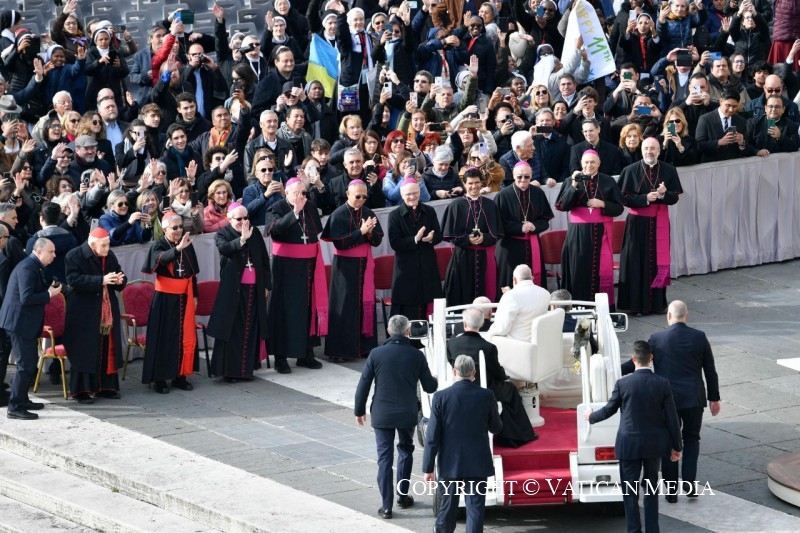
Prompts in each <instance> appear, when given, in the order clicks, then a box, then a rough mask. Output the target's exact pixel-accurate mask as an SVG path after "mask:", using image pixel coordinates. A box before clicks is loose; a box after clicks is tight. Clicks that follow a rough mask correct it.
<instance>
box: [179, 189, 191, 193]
mask: <svg viewBox="0 0 800 533" xmlns="http://www.w3.org/2000/svg"><path fill="white" fill-rule="evenodd" d="M178 194H189V189H180V190H179V191H178Z"/></svg>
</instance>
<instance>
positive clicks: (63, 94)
mask: <svg viewBox="0 0 800 533" xmlns="http://www.w3.org/2000/svg"><path fill="white" fill-rule="evenodd" d="M53 109H55V111H56V113H58V120H61V119H63V118H64V114H65V113H66V112H67V111H72V94H70V92H69V91H58V92H57V93H56V94H54V95H53Z"/></svg>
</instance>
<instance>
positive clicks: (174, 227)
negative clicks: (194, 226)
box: [167, 226, 183, 231]
mask: <svg viewBox="0 0 800 533" xmlns="http://www.w3.org/2000/svg"><path fill="white" fill-rule="evenodd" d="M167 229H171V230H172V231H178V230H181V229H183V226H170V227H168V228H167Z"/></svg>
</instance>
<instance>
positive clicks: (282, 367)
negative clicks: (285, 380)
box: [275, 359, 292, 374]
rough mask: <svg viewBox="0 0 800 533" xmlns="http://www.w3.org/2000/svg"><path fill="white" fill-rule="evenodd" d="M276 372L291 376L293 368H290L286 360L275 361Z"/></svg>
mask: <svg viewBox="0 0 800 533" xmlns="http://www.w3.org/2000/svg"><path fill="white" fill-rule="evenodd" d="M275 371H276V372H277V373H278V374H291V373H292V367H290V366H289V363H287V362H286V359H280V360H278V361H275Z"/></svg>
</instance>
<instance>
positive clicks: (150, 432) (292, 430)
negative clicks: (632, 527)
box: [0, 261, 800, 533]
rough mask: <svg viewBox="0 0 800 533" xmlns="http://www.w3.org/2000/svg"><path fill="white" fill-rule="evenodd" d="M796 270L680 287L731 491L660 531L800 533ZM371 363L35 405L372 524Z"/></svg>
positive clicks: (752, 272) (578, 510)
mask: <svg viewBox="0 0 800 533" xmlns="http://www.w3.org/2000/svg"><path fill="white" fill-rule="evenodd" d="M798 274H800V262H798V261H792V262H786V263H780V264H771V265H765V266H759V267H754V268H742V269H736V270H729V271H724V272H719V273H715V274H708V275H703V276H692V277H685V278H680V279H678V280H674V281H673V285H672V287H671V288H670V289H669V297H670V299H675V298H680V299H683V300H685V301H686V302H687V304H688V305H689V312H690V316H689V322H690V325H692V326H694V327H697V328H700V329H703V330H705V331H706V333H707V334H708V335H709V338H710V339H711V344H712V348H713V350H714V354H715V359H716V365H717V370H718V372H719V374H720V383H721V389H722V390H721V395H722V401H723V405H722V412H721V413H720V415H719V416H718V417H716V418H713V419H712V418H711V417H710V416H709V415H708V413H707V414H706V419H705V424H704V427H703V431H702V433H701V437H702V441H701V455H702V456H701V460H700V468H699V476H698V477H699V480H700V481H703V482H704V481H709V483H710V484H711V487H712V488H713V490H715V491H720V492H721V493H724V494H720V495H719V497H716V499H714V498H712V497H710V496H709V497H704V498H699V499H698V500H699V501H698V500H695V501H691V502H690V501H687V500H686V499H681V500H680V501H679V503H678V504H677V505H669V506H668V505H667V504H666V503H665V502H663V501H662V503H661V512H662V517H661V527H662V530H663V531H680V532H689V531H705V530H712V531H792V530H794V531H798V530H800V509H798V508H796V507H793V506H790V505H788V504H785V503H783V502H782V501H781V500H778V499H777V498H775V497H773V496H772V494H771V493H770V492H769V491H768V489H767V484H766V475H765V472H766V465H767V463H768V462H769V461H770V460H771V459H773V458H775V457H778V456H780V455H782V454H785V453H789V452H798V451H800V433H798V421H800V409H798V408H797V407H798V405H800V374H798V373H797V372H795V371H792V370H790V369H788V368H785V367H782V366H780V365H778V364H776V362H775V361H776V360H777V359H782V358H790V357H797V356H798V346H799V345H800V332H798V316H800V298H798V296H800V275H798ZM665 326H666V323H665V317H664V316H648V317H640V318H635V317H631V319H630V329H629V331H628V332H626V333H623V334H621V335H620V340H621V342H622V345H623V354H624V353H630V351H629V347H630V345H631V344H632V342H633V341H635V340H637V339H640V338H643V339H646V338H647V337H648V336H649V334H650V333H652V332H653V331H656V330H658V329H660V328H663V327H665ZM362 365H363V361H361V362H355V363H347V364H342V365H334V364H329V363H325V366H324V367H323V369H322V370H319V371H310V370H307V369H295V371H294V373H293V374H291V375H290V376H282V375H278V374H276V373H275V372H274V370H265V369H262V370H260V371H258V372H257V373H256V375H257V379H255V380H254V381H251V382H240V383H237V384H224V383H220V382H218V381H217V380H210V379H208V378H206V377H205V376H198V375H195V376H194V377H193V378H192V380H191V381H192V383H193V384H194V385H195V390H194V391H192V392H183V391H178V390H173V391H172V392H171V393H170V394H169V395H166V396H162V395H159V394H156V393H155V392H154V391H152V390H148V389H147V387H146V386H144V385H141V384H140V383H139V380H138V377H139V376H138V374H139V372H140V369H141V364H140V363H133V364H131V366H130V367H129V372H128V379H127V380H126V381H125V382H123V384H122V391H121V392H122V395H123V398H122V400H117V401H113V400H98V401H97V403H95V404H94V405H88V406H83V405H78V404H77V403H75V402H72V401H65V400H64V399H63V398H62V397H60V388H59V387H56V386H52V385H50V384H49V383H46V384H43V385H42V386H41V388H40V391H39V394H38V396H39V397H41V398H44V399H46V400H48V401H51V402H53V403H55V404H58V405H61V406H64V407H67V408H68V409H71V410H73V411H75V412H80V413H82V414H85V415H88V416H90V417H92V418H95V419H97V420H99V421H103V422H106V423H109V424H113V425H114V426H118V427H119V428H124V429H127V430H132V431H135V432H137V433H139V434H141V435H144V436H147V437H150V438H152V439H155V440H157V441H160V442H161V443H167V444H171V445H173V446H177V447H179V448H182V449H183V450H186V451H189V452H192V453H194V454H197V455H199V456H202V457H205V458H208V459H211V460H213V461H215V462H218V463H221V464H224V465H228V466H231V467H235V468H238V469H241V470H244V471H246V472H248V473H250V474H252V475H255V476H262V477H264V478H268V479H269V480H273V481H275V482H278V483H280V484H283V485H286V486H288V487H291V488H293V489H297V490H299V491H301V492H305V493H308V494H310V495H314V496H317V497H320V498H322V499H324V500H327V501H328V502H332V503H335V504H339V505H341V506H344V507H346V508H349V509H352V510H355V511H357V512H359V513H364V514H365V515H368V516H369V517H370V519H369V521H370V522H372V520H371V518H372V517H374V516H375V512H376V510H377V508H378V507H379V505H380V504H379V498H378V493H377V489H376V488H375V474H376V469H375V444H374V440H373V436H372V432H371V430H370V429H369V428H368V427H367V428H360V427H358V426H356V425H355V422H354V417H353V414H352V401H353V398H352V397H353V393H354V390H355V383H356V382H357V380H358V376H359V371H360V368H361V366H362ZM201 367H202V368H203V369H204V368H205V364H204V362H203V363H202V364H201ZM7 423H8V422H7V421H6V420H3V421H2V425H6V424H7ZM16 423H17V424H34V425H36V424H39V425H43V424H47V421H40V422H33V423H22V422H16ZM2 425H0V429H1V428H2ZM38 429H40V428H37V430H38ZM101 435H102V433H101ZM420 463H421V449H420V448H419V447H418V448H417V451H416V452H415V468H414V474H415V479H421V476H420V474H419V472H420V469H419V465H420ZM164 475H165V476H175V475H179V474H178V473H175V472H169V471H166V472H164ZM292 494H293V495H294V496H292V497H293V498H294V497H297V496H296V495H297V494H298V493H294V492H293V493H292ZM311 500H313V499H311ZM313 501H316V500H313ZM313 501H311V502H310V503H311V504H312V505H313ZM417 502H418V504H417V505H415V506H414V507H413V508H411V509H407V510H400V509H396V510H395V517H394V519H393V520H391V524H392V525H393V526H400V527H402V528H405V529H408V530H411V531H430V528H431V525H432V523H433V518H432V514H431V507H430V498H428V497H420V498H417ZM271 503H272V504H275V503H276V502H271ZM277 503H278V504H280V501H278V502H277ZM294 503H297V502H294ZM310 511H312V512H313V509H310ZM364 518H365V519H366V518H367V517H364ZM298 525H299V524H298ZM387 526H388V523H387ZM622 528H624V519H623V518H622V517H619V516H605V515H603V514H602V513H601V512H600V508H599V506H597V505H577V504H576V505H569V506H552V507H544V508H494V509H488V510H487V519H486V530H487V531H497V532H503V533H506V532H508V533H511V532H522V531H533V530H543V531H562V530H565V531H569V530H576V531H577V530H581V531H584V532H592V531H598V532H599V531H609V530H621V529H622ZM298 530H299V531H303V529H302V528H300V529H298ZM460 530H461V531H463V523H461V524H460ZM309 531H310V530H309Z"/></svg>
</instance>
